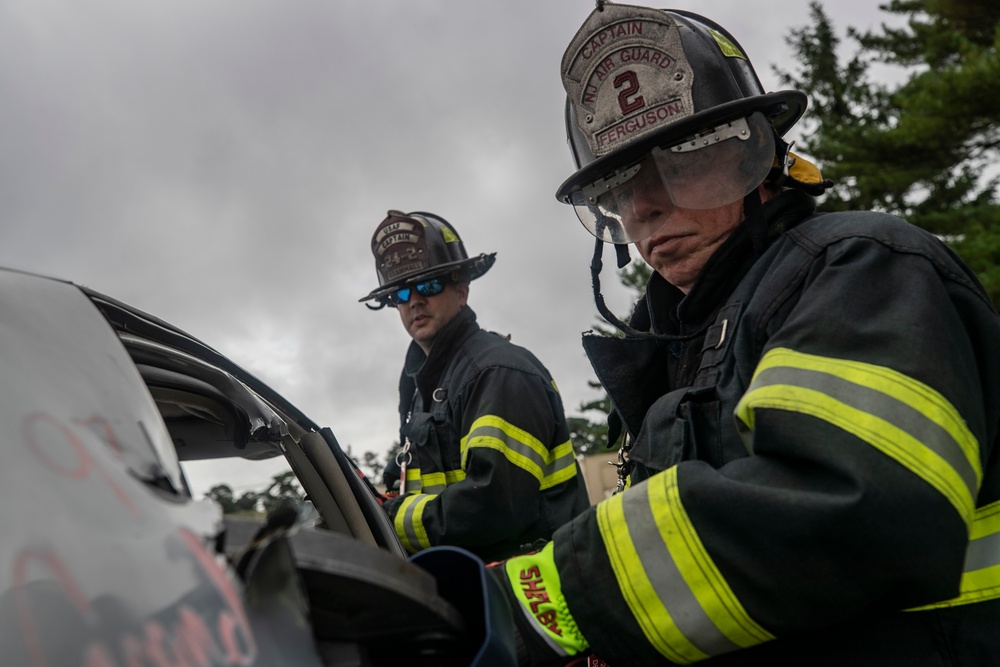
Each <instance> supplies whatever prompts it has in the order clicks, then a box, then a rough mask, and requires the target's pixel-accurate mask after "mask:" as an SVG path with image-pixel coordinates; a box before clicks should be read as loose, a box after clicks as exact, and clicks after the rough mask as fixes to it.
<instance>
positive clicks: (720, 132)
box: [670, 118, 750, 153]
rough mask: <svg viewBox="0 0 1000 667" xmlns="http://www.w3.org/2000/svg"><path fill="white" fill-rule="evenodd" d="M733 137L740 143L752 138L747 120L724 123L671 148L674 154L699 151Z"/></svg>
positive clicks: (741, 119)
mask: <svg viewBox="0 0 1000 667" xmlns="http://www.w3.org/2000/svg"><path fill="white" fill-rule="evenodd" d="M733 137H735V138H737V139H739V140H740V141H746V140H747V139H749V138H750V127H749V125H747V119H746V118H740V119H739V120H734V121H732V122H730V123H723V124H722V125H718V126H716V127H713V128H710V129H708V130H704V131H702V132H699V133H698V134H696V135H695V136H693V137H691V138H690V139H685V140H684V141H682V142H681V143H679V144H677V145H676V146H671V147H670V151H671V152H672V153H687V152H689V151H697V150H701V149H702V148H708V147H709V146H713V145H715V144H717V143H719V142H720V141H725V140H726V139H732V138H733Z"/></svg>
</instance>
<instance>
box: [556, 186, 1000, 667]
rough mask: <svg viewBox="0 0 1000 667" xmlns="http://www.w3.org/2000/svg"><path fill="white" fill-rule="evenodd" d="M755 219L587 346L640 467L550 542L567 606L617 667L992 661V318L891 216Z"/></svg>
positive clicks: (800, 199)
mask: <svg viewBox="0 0 1000 667" xmlns="http://www.w3.org/2000/svg"><path fill="white" fill-rule="evenodd" d="M764 212H765V215H766V218H767V220H768V225H769V230H770V233H771V235H770V243H769V245H768V247H767V249H766V251H764V252H763V254H762V255H760V256H759V257H758V255H757V253H755V252H754V251H753V249H752V244H751V242H750V239H749V235H748V233H747V232H746V230H745V229H744V228H743V227H742V226H741V227H740V228H738V229H737V230H736V232H734V234H733V235H732V236H731V237H730V238H729V239H728V240H727V241H726V243H725V244H724V245H723V247H721V248H720V249H719V250H718V251H717V252H716V253H715V255H713V257H712V258H711V259H710V260H709V263H708V264H707V266H706V267H705V269H704V270H703V272H702V275H701V277H700V278H699V281H698V282H697V283H696V284H695V285H694V286H693V288H692V289H691V291H690V292H689V293H688V294H687V295H683V294H681V293H680V292H679V291H678V290H676V289H675V288H673V287H672V286H670V285H669V284H667V283H666V282H665V281H664V280H662V278H660V277H659V276H658V275H657V274H655V273H654V275H653V278H652V279H651V281H650V283H649V285H648V289H647V292H646V294H645V296H644V298H643V300H642V301H641V302H640V304H639V305H638V307H637V309H636V312H635V313H634V315H633V318H632V322H631V323H632V326H633V327H634V328H637V329H641V330H644V331H646V332H649V335H646V336H639V335H630V336H626V337H624V338H612V337H603V336H596V335H586V336H585V338H584V345H585V348H586V349H587V352H588V355H589V356H590V359H591V361H592V363H593V366H594V368H595V370H596V372H597V374H598V377H599V378H600V380H601V381H602V383H603V384H604V386H605V387H606V389H607V390H608V392H609V395H610V397H611V400H612V403H613V406H614V412H615V415H616V419H619V420H620V422H621V423H622V424H623V426H624V429H625V430H626V431H627V433H628V434H629V436H630V440H631V442H632V443H633V444H632V447H631V450H630V452H629V455H630V459H631V462H632V466H633V467H632V469H631V475H630V480H629V488H627V490H626V491H625V492H624V493H621V494H618V495H616V496H614V497H612V498H610V499H608V500H606V501H604V502H602V503H600V504H599V505H598V506H597V507H596V508H595V509H593V510H591V511H588V512H587V513H585V514H584V515H582V516H580V517H578V518H577V519H576V520H575V521H573V522H571V523H570V524H568V525H567V526H565V527H563V528H562V529H560V530H559V531H557V532H556V534H555V536H554V538H553V548H552V549H551V553H552V558H553V561H554V566H555V568H556V570H557V571H558V575H559V579H560V581H561V585H562V594H563V595H564V597H565V600H564V603H565V604H566V605H568V610H569V612H571V614H572V617H573V619H574V620H575V622H576V624H577V626H578V628H579V631H580V633H581V634H582V635H583V636H584V637H585V638H586V639H587V641H588V642H589V644H590V646H591V649H592V650H594V651H595V652H596V654H597V655H599V656H600V657H602V658H604V659H605V660H606V661H607V662H608V663H609V664H611V665H613V666H614V665H639V664H642V665H648V664H664V663H665V664H687V663H692V662H702V661H704V663H705V664H711V665H771V666H775V665H810V666H815V665H837V666H842V665H854V666H857V665H908V666H911V667H912V666H920V665H936V666H937V665H995V664H997V661H1000V632H997V630H996V628H997V627H998V624H1000V463H998V460H997V459H998V455H1000V454H998V452H997V451H996V449H997V448H996V445H997V444H998V442H997V441H998V435H997V433H998V420H1000V323H998V317H997V314H996V311H995V310H994V308H993V307H992V306H991V304H990V302H989V300H988V298H987V297H986V295H985V294H984V292H983V290H982V288H981V286H980V285H979V283H978V282H977V280H976V279H975V277H974V276H973V275H972V273H971V272H970V271H969V270H968V269H967V268H966V267H965V265H964V264H963V263H962V262H961V261H960V260H958V259H957V258H956V256H954V254H953V253H952V252H951V251H950V250H949V249H948V248H947V247H946V246H944V245H943V244H942V243H941V242H939V241H938V239H936V238H934V237H933V236H931V235H930V234H927V233H925V232H923V231H921V230H920V229H918V228H916V227H914V226H912V225H910V224H907V223H905V222H904V221H902V220H899V219H897V218H895V217H892V216H888V215H883V214H877V213H829V214H819V215H817V214H815V213H814V203H813V201H812V199H811V198H809V197H808V196H806V195H804V194H803V193H801V192H798V191H787V192H784V193H782V194H781V195H780V196H778V197H777V198H776V199H774V200H772V201H770V202H768V203H767V204H766V205H765V207H764ZM547 551H549V550H547Z"/></svg>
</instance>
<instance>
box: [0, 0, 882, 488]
mask: <svg viewBox="0 0 1000 667" xmlns="http://www.w3.org/2000/svg"><path fill="white" fill-rule="evenodd" d="M828 4H829V6H828V7H827V11H828V12H829V14H830V15H831V17H832V18H833V20H834V21H835V24H836V26H837V28H838V30H839V31H842V30H843V29H844V28H845V27H846V26H847V25H853V26H856V27H861V28H865V27H868V26H870V25H874V24H876V23H878V22H879V21H881V20H884V19H885V18H886V16H885V15H883V14H880V13H879V12H878V10H877V3H876V2H873V1H871V0H838V2H836V3H828ZM673 6H675V7H678V8H684V9H691V10H693V11H697V12H699V13H702V14H704V15H706V16H709V17H711V18H713V19H715V20H716V21H718V22H719V23H721V24H722V25H724V26H726V27H727V28H728V29H729V30H730V31H731V32H733V33H734V34H735V36H736V37H737V39H739V40H740V42H741V43H742V45H743V47H744V48H745V49H746V51H747V52H748V54H749V56H750V58H751V59H752V60H753V62H754V64H755V66H756V68H757V71H758V74H759V75H760V77H761V79H762V81H763V82H764V86H765V88H766V89H768V90H774V89H776V87H777V83H776V80H775V77H774V75H773V74H772V72H771V66H772V65H773V64H781V66H782V67H784V68H789V67H793V65H792V64H791V63H789V62H788V58H789V56H790V49H789V48H788V46H787V45H786V44H785V38H786V35H787V34H788V31H789V29H790V28H793V27H798V26H802V25H804V24H806V22H807V21H808V7H807V4H806V3H805V2H791V1H790V0H759V1H758V2H755V3H747V2H745V1H742V0H699V1H693V0H684V1H678V2H675V3H674V4H673ZM593 7H594V2H593V0H498V1H496V2H482V1H479V0H170V1H169V2H167V1H163V0H160V1H153V0H0V202H2V206H3V208H2V218H0V265H3V266H8V267H13V268H18V269H24V270H29V271H33V272H38V273H43V274H48V275H53V276H56V277H59V278H65V279H69V280H73V281H74V282H77V283H80V284H83V285H86V286H89V287H92V288H94V289H96V290H98V291H101V292H104V293H106V294H108V295H110V296H113V297H115V298H118V299H120V300H122V301H125V302H126V303H129V304H131V305H133V306H135V307H137V308H140V309H142V310H145V311H147V312H150V313H152V314H155V315H157V316H159V317H161V318H163V319H165V320H167V321H169V322H171V323H173V324H175V325H176V326H178V327H180V328H182V329H184V330H186V331H188V332H189V333H191V334H193V335H195V336H197V337H198V338H201V339H202V340H204V341H205V342H207V343H208V344H210V345H212V346H213V347H215V348H216V349H218V350H220V351H221V352H223V353H225V354H227V355H228V356H230V357H231V358H232V359H234V360H235V361H236V362H237V363H239V364H241V365H242V366H244V367H245V368H247V369H248V370H250V371H251V372H253V373H254V374H255V375H257V376H258V377H260V378H261V379H262V380H264V381H266V382H267V383H269V384H270V385H272V386H273V387H274V388H275V389H276V390H277V391H279V392H280V393H282V394H283V395H285V396H286V397H287V398H288V399H290V400H291V401H293V402H294V403H296V404H297V405H299V406H300V407H301V408H302V409H303V410H304V411H305V412H306V413H307V414H309V415H310V416H311V417H312V418H313V419H314V420H315V421H317V422H319V423H321V424H323V425H329V426H330V427H331V428H332V429H333V431H334V432H335V433H336V434H337V436H338V438H339V439H340V441H341V443H342V444H343V445H344V446H345V447H347V446H350V447H351V449H352V450H353V452H354V453H355V454H356V455H357V454H359V453H360V452H362V451H366V450H370V451H375V452H379V453H381V452H384V451H385V450H386V448H387V447H388V446H389V445H390V444H391V443H392V442H393V441H394V440H395V438H396V419H397V418H396V414H395V410H396V402H397V397H396V385H397V379H398V375H399V368H400V364H401V362H402V355H403V352H404V349H405V346H406V344H407V342H408V340H409V339H408V337H407V336H406V334H405V332H404V331H403V329H402V326H401V325H400V323H399V320H398V316H397V315H396V313H395V312H394V311H390V310H384V311H379V312H370V311H369V310H368V309H367V308H365V306H364V305H361V304H359V303H358V302H357V301H358V298H360V297H361V296H363V295H364V294H366V293H367V292H368V291H369V290H371V289H372V288H373V287H375V285H376V277H375V271H374V264H373V260H372V258H371V255H370V253H369V250H368V242H369V239H370V237H371V233H372V231H373V229H374V227H375V225H376V224H377V223H378V222H379V221H380V220H381V219H382V218H383V217H384V215H385V212H386V210H387V209H389V208H398V209H403V210H426V211H431V212H434V213H437V214H439V215H441V216H443V217H445V218H447V219H448V220H449V221H451V222H452V223H453V224H455V226H456V227H457V228H458V230H459V232H460V233H461V235H462V237H463V240H464V241H465V245H466V248H467V249H468V250H469V252H470V253H478V252H492V251H496V252H497V262H496V265H495V266H494V268H493V269H492V270H491V271H490V273H489V274H487V275H486V276H485V277H483V278H482V279H481V280H478V281H476V282H475V283H473V286H472V292H471V296H470V301H471V305H472V306H473V308H474V309H475V310H476V311H477V313H478V315H479V320H480V323H481V324H482V325H483V326H484V327H486V328H489V329H493V330H496V331H500V332H504V333H510V334H511V335H512V337H513V340H514V342H516V343H519V344H522V345H524V346H526V347H529V348H530V349H532V350H533V351H534V352H535V353H536V354H537V355H538V356H539V357H540V358H541V359H542V361H543V362H544V363H545V364H546V365H547V366H548V367H549V369H550V371H551V372H552V373H553V375H554V376H555V378H556V380H557V382H558V383H559V385H560V387H561V389H562V393H563V398H564V401H565V404H566V407H567V410H568V411H570V412H574V411H575V409H576V408H577V407H578V406H579V404H580V403H581V402H582V401H584V400H590V399H591V398H594V397H596V393H595V392H594V391H593V390H591V389H589V388H588V386H587V381H588V380H590V379H591V378H592V377H593V376H592V372H591V369H590V366H589V363H588V362H587V360H586V358H585V357H584V355H583V351H582V348H581V346H580V342H579V337H580V333H581V332H583V331H585V330H587V329H589V328H591V326H592V324H593V323H594V322H595V313H596V310H595V308H594V305H593V300H592V296H591V292H590V278H589V272H588V265H589V259H590V255H591V251H592V248H593V245H592V237H591V236H589V235H588V234H587V233H586V232H585V231H584V229H583V228H582V227H581V226H580V224H579V223H578V222H577V220H576V218H575V216H574V214H573V212H572V209H570V208H569V207H567V206H565V205H562V204H559V203H558V202H556V201H555V199H554V197H553V193H554V192H555V189H556V187H557V186H558V185H559V184H560V183H561V182H562V181H563V180H564V179H565V178H566V177H567V176H569V174H570V173H571V172H572V164H571V160H570V157H569V153H568V151H567V150H566V146H565V138H564V137H565V135H564V130H563V125H562V108H563V100H564V94H563V92H562V88H561V84H560V80H559V61H560V58H561V56H562V52H563V50H564V49H565V47H566V45H567V44H568V43H569V40H570V39H571V37H572V36H573V34H574V33H575V31H576V29H577V27H579V25H580V23H581V22H582V21H583V20H584V19H585V18H586V16H587V15H588V14H589V13H590V11H591V10H592V9H593ZM612 261H613V260H612V253H610V252H609V253H608V255H607V257H606V262H607V263H609V264H610V263H612ZM616 282H617V281H616V280H615V279H614V278H613V276H612V275H611V274H610V273H608V272H606V273H605V285H606V290H605V291H606V294H607V296H608V301H609V304H610V305H611V306H612V308H613V309H614V310H615V311H617V312H624V311H626V310H627V308H628V304H627V300H626V295H625V293H624V291H623V290H622V289H621V288H618V287H617V285H616ZM205 474H206V475H208V476H211V475H212V474H218V475H219V476H220V479H226V481H231V482H234V485H236V486H237V487H238V488H245V487H247V486H252V485H253V484H255V483H257V482H258V481H259V482H261V483H262V482H265V481H266V480H267V479H269V471H268V472H263V473H260V472H258V473H245V472H242V471H236V470H231V469H230V470H226V471H221V472H220V471H218V470H215V471H212V472H211V473H205ZM248 474H249V475H253V474H257V475H258V477H256V478H254V477H246V478H244V477H242V476H244V475H248ZM207 480H208V477H206V478H205V479H198V480H196V482H197V486H200V487H201V488H202V489H204V488H207V486H205V485H206V484H208V481H207ZM196 488H197V487H196Z"/></svg>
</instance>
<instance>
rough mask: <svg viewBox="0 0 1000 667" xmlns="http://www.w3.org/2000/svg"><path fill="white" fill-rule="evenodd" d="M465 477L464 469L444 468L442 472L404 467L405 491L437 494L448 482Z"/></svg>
mask: <svg viewBox="0 0 1000 667" xmlns="http://www.w3.org/2000/svg"><path fill="white" fill-rule="evenodd" d="M463 479H465V471H464V470H446V471H444V472H429V473H423V472H421V470H420V468H407V469H406V493H407V494H412V493H429V494H430V495H437V494H439V493H441V492H442V491H444V490H445V488H446V487H447V486H448V485H449V484H454V483H455V482H461V481H462V480H463Z"/></svg>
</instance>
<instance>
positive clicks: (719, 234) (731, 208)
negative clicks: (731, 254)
mask: <svg viewBox="0 0 1000 667" xmlns="http://www.w3.org/2000/svg"><path fill="white" fill-rule="evenodd" d="M667 207H669V208H667ZM633 210H634V212H635V214H636V215H637V216H641V219H643V220H649V221H653V220H657V219H659V218H660V217H661V216H662V217H663V219H664V220H665V222H664V223H662V225H661V226H659V228H658V230H657V231H656V232H654V233H653V234H652V235H651V236H650V237H648V238H646V239H643V240H641V241H637V242H636V244H635V245H636V248H637V249H638V250H639V254H640V255H642V258H643V259H644V260H646V263H647V264H649V265H650V266H651V267H653V270H655V271H656V272H657V273H659V274H660V275H661V276H663V278H664V279H665V280H666V281H667V282H668V283H670V284H671V285H674V286H675V287H677V288H678V289H679V290H681V291H682V292H684V293H685V294H687V292H688V290H690V289H691V286H692V285H693V284H694V281H695V278H697V277H698V274H699V273H701V270H702V268H704V266H705V263H706V262H707V261H708V258H709V257H711V256H712V253H714V252H715V251H716V250H717V249H718V248H719V246H721V245H722V243H723V242H724V241H725V240H726V239H727V238H729V235H730V234H732V233H733V230H734V229H736V226H737V225H739V224H740V221H741V220H742V219H743V201H742V200H739V201H735V202H732V203H730V204H726V205H724V206H719V207H717V208H709V209H697V210H696V209H684V208H677V207H675V206H673V205H672V204H671V202H670V199H669V198H668V197H667V196H666V193H664V191H663V188H662V187H657V186H656V185H653V186H652V187H650V188H647V189H643V190H641V191H640V190H636V192H635V193H634V200H633ZM664 211H668V212H667V213H666V214H664Z"/></svg>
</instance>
